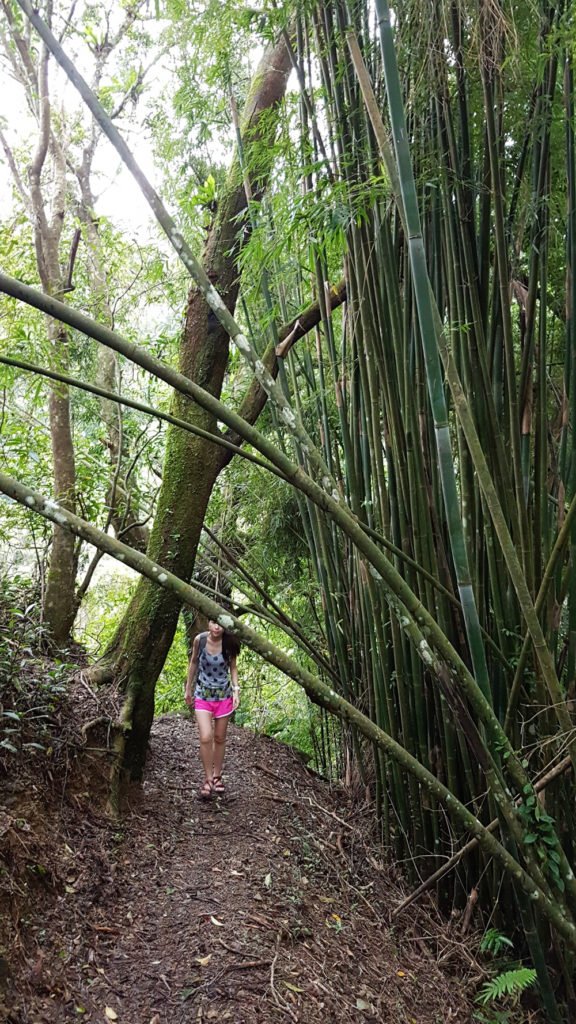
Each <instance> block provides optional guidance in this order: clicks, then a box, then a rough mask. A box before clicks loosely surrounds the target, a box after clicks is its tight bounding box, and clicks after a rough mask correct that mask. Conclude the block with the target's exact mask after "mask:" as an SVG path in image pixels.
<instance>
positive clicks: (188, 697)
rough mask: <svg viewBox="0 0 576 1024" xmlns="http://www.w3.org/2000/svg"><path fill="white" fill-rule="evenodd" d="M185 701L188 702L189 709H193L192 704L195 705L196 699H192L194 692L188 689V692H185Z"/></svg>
mask: <svg viewBox="0 0 576 1024" xmlns="http://www.w3.org/2000/svg"><path fill="white" fill-rule="evenodd" d="M184 700H185V701H186V703H187V705H188V707H189V708H191V707H192V704H193V703H194V698H193V697H192V691H191V690H189V689H188V688H186V690H185V691H184Z"/></svg>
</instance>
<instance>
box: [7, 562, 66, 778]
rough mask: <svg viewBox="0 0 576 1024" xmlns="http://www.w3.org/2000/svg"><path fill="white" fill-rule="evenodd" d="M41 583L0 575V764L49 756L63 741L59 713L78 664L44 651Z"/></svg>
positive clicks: (18, 576)
mask: <svg viewBox="0 0 576 1024" xmlns="http://www.w3.org/2000/svg"><path fill="white" fill-rule="evenodd" d="M38 597H39V595H38V587H37V584H36V583H35V582H34V581H33V580H31V579H30V578H29V577H27V576H24V575H17V574H15V573H12V574H11V575H10V577H7V576H5V575H1V576H0V767H1V768H2V769H4V770H7V771H8V770H9V764H10V758H12V757H18V756H24V757H26V758H30V757H32V756H34V755H35V754H39V753H40V754H44V755H47V756H50V754H51V752H52V750H53V747H54V746H55V745H57V744H58V743H59V742H60V737H59V735H58V729H59V721H58V719H57V717H55V712H56V711H57V709H58V706H59V704H60V702H61V701H62V699H63V698H64V695H65V693H66V680H67V678H68V677H69V675H70V672H71V671H72V670H73V668H74V665H73V664H72V663H71V662H70V661H67V660H66V656H67V652H65V651H62V652H60V656H59V657H57V658H52V657H47V656H46V653H45V641H46V631H45V627H44V626H43V625H42V623H41V622H40V605H39V599H38Z"/></svg>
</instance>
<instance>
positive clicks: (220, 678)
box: [194, 633, 232, 700]
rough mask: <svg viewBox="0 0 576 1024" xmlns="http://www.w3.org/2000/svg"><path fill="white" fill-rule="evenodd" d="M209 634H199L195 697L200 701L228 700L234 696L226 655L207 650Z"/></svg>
mask: <svg viewBox="0 0 576 1024" xmlns="http://www.w3.org/2000/svg"><path fill="white" fill-rule="evenodd" d="M207 639H208V633H199V634H198V648H199V650H198V674H197V676H196V689H195V690H194V696H195V697H198V698H199V700H226V698H227V697H231V696H232V685H231V683H230V672H229V668H228V664H227V662H226V659H225V658H224V655H223V654H222V653H220V654H209V653H208V651H207V650H206V640H207Z"/></svg>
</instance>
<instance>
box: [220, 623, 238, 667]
mask: <svg viewBox="0 0 576 1024" xmlns="http://www.w3.org/2000/svg"><path fill="white" fill-rule="evenodd" d="M241 646H242V645H241V643H240V641H239V639H238V637H237V636H234V634H233V633H227V632H226V630H224V632H223V634H222V654H223V655H224V660H225V661H226V662H227V663H229V662H230V661H232V658H236V657H237V656H238V655H239V654H240V647H241Z"/></svg>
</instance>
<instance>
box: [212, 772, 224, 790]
mask: <svg viewBox="0 0 576 1024" xmlns="http://www.w3.org/2000/svg"><path fill="white" fill-rule="evenodd" d="M212 789H213V790H214V792H215V793H225V792H226V786H225V785H224V783H223V782H222V776H221V775H215V776H214V778H213V779H212Z"/></svg>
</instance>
